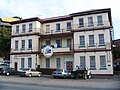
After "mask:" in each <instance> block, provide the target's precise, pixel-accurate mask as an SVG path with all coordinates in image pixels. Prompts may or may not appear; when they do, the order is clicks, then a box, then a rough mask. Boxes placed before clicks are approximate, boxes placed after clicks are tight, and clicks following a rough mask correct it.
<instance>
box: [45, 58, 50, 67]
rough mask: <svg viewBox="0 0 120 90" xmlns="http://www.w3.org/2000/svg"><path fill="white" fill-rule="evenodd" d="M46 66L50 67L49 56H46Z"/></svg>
mask: <svg viewBox="0 0 120 90" xmlns="http://www.w3.org/2000/svg"><path fill="white" fill-rule="evenodd" d="M46 68H50V58H46Z"/></svg>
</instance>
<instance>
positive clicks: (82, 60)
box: [80, 56, 86, 67]
mask: <svg viewBox="0 0 120 90" xmlns="http://www.w3.org/2000/svg"><path fill="white" fill-rule="evenodd" d="M80 67H86V58H85V56H80Z"/></svg>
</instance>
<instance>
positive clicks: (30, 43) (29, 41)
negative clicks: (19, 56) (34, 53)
mask: <svg viewBox="0 0 120 90" xmlns="http://www.w3.org/2000/svg"><path fill="white" fill-rule="evenodd" d="M28 48H32V39H29V40H28Z"/></svg>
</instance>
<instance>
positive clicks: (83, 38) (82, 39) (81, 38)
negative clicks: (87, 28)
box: [80, 36, 85, 47]
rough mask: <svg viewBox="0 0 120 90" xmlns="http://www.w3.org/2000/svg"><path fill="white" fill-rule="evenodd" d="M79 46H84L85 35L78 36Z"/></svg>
mask: <svg viewBox="0 0 120 90" xmlns="http://www.w3.org/2000/svg"><path fill="white" fill-rule="evenodd" d="M80 47H85V36H80Z"/></svg>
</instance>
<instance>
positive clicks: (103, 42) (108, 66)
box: [10, 8, 113, 75]
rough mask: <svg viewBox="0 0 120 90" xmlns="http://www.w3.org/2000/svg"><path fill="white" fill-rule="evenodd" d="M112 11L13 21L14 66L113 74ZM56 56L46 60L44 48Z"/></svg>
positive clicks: (12, 46)
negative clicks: (81, 69)
mask: <svg viewBox="0 0 120 90" xmlns="http://www.w3.org/2000/svg"><path fill="white" fill-rule="evenodd" d="M111 31H112V20H111V10H110V9H109V8H108V9H97V10H90V11H84V12H78V13H72V14H69V15H65V16H59V17H53V18H46V19H40V18H37V17H35V18H28V19H22V20H19V21H14V22H12V38H11V56H10V58H11V59H10V60H11V62H12V63H11V67H14V68H16V69H19V68H23V67H26V68H36V67H38V68H63V69H66V70H74V69H75V68H76V65H78V66H83V67H87V68H88V69H90V70H91V71H92V74H98V75H106V74H107V75H112V74H113V61H112V50H111V39H112V38H111ZM46 45H50V46H51V47H52V48H53V49H52V51H53V55H52V56H51V57H49V58H46V57H45V56H44V54H43V51H44V50H43V48H44V47H45V46H46Z"/></svg>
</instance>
